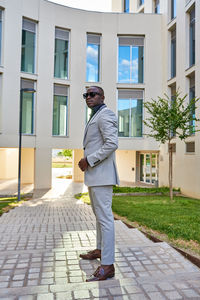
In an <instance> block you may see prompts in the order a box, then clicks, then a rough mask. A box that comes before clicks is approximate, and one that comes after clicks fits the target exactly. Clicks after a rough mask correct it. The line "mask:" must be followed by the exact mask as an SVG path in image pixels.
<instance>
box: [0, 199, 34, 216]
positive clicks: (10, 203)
mask: <svg viewBox="0 0 200 300" xmlns="http://www.w3.org/2000/svg"><path fill="white" fill-rule="evenodd" d="M29 199H30V198H25V196H24V195H21V201H19V202H18V201H17V197H4V198H2V197H1V198H0V216H1V215H2V214H3V213H4V212H8V211H9V210H10V209H11V208H14V207H16V206H18V205H19V204H20V203H22V202H23V201H27V200H29Z"/></svg>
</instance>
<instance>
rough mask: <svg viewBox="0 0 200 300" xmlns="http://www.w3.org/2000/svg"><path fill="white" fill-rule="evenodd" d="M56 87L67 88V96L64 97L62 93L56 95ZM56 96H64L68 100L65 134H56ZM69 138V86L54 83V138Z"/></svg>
mask: <svg viewBox="0 0 200 300" xmlns="http://www.w3.org/2000/svg"><path fill="white" fill-rule="evenodd" d="M56 87H63V88H66V91H67V95H62V94H61V93H60V94H59V93H55V88H56ZM55 96H62V97H65V98H66V116H65V117H66V123H65V131H66V133H65V134H54V100H55ZM59 124H60V118H59ZM68 136H69V86H68V85H61V84H57V83H54V91H53V109H52V137H68Z"/></svg>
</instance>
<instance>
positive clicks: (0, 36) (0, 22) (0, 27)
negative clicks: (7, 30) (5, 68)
mask: <svg viewBox="0 0 200 300" xmlns="http://www.w3.org/2000/svg"><path fill="white" fill-rule="evenodd" d="M3 11H4V10H3V9H2V8H1V7H0V66H2V48H3V47H2V44H3Z"/></svg>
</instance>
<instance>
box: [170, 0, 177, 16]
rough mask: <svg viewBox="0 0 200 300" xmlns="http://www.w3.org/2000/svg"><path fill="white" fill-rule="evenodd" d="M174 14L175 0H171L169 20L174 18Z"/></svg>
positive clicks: (175, 14)
mask: <svg viewBox="0 0 200 300" xmlns="http://www.w3.org/2000/svg"><path fill="white" fill-rule="evenodd" d="M176 16H177V12H176V0H171V20H173V19H175V18H176Z"/></svg>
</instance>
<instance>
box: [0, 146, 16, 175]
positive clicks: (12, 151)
mask: <svg viewBox="0 0 200 300" xmlns="http://www.w3.org/2000/svg"><path fill="white" fill-rule="evenodd" d="M17 174H18V149H16V148H2V149H1V150H0V179H13V178H17Z"/></svg>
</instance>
